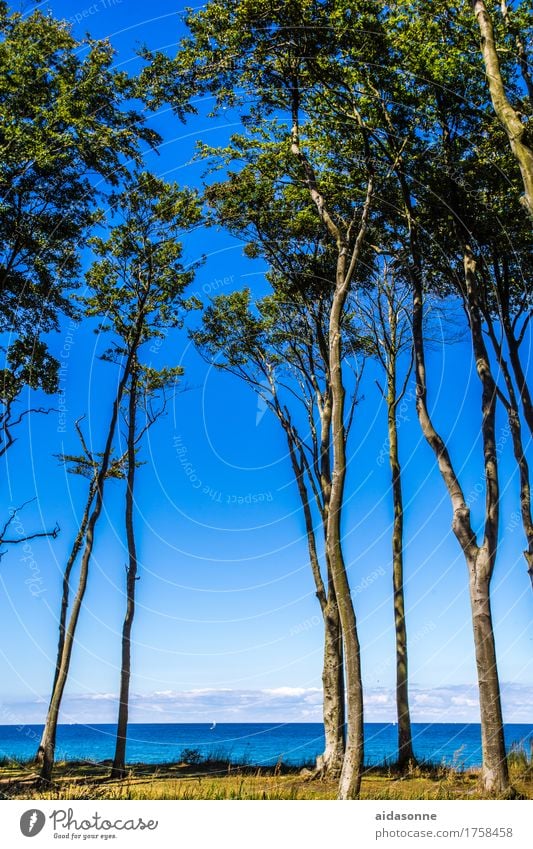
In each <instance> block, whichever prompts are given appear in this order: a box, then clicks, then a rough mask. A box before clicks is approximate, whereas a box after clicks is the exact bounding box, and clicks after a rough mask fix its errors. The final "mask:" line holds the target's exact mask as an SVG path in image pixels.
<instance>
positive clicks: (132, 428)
mask: <svg viewBox="0 0 533 849" xmlns="http://www.w3.org/2000/svg"><path fill="white" fill-rule="evenodd" d="M137 380H138V375H137V370H136V367H135V366H134V367H133V369H132V375H131V381H130V397H129V410H128V476H127V485H126V537H127V542H128V568H127V571H126V614H125V616H124V624H123V626H122V663H121V668H120V698H119V708H118V723H117V739H116V745H115V757H114V760H113V767H112V769H111V778H124V776H125V775H126V740H127V734H128V713H129V699H130V677H131V629H132V626H133V617H134V616H135V586H136V583H137V571H138V562H137V546H136V543H135V529H134V525H133V507H134V486H135V438H136V420H137Z"/></svg>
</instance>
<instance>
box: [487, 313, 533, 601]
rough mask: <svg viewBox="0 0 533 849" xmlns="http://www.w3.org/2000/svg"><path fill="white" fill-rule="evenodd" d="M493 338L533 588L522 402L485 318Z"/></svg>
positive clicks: (532, 535)
mask: <svg viewBox="0 0 533 849" xmlns="http://www.w3.org/2000/svg"><path fill="white" fill-rule="evenodd" d="M485 320H486V324H487V330H488V335H489V338H490V340H491V342H492V347H493V348H494V352H495V354H496V356H497V358H498V365H499V367H500V369H501V371H502V374H503V377H504V380H505V386H506V388H507V398H506V397H505V396H504V395H503V393H500V399H501V401H502V403H503V405H504V407H505V409H506V411H507V419H508V422H509V430H510V431H511V438H512V442H513V453H514V456H515V460H516V464H517V466H518V473H519V479H520V513H521V516H522V526H523V528H524V533H525V536H526V542H527V548H526V549H525V551H524V558H525V561H526V565H527V572H528V575H529V578H530V581H531V586H532V588H533V515H532V512H531V481H530V473H529V463H528V461H527V457H526V454H525V451H524V441H523V437H522V424H521V422H520V410H519V406H518V399H517V397H516V392H515V388H514V384H513V380H512V377H511V374H510V372H509V367H508V365H507V361H506V360H505V357H504V356H503V351H502V345H501V344H500V342H499V341H498V339H497V337H496V333H495V331H494V326H493V322H492V317H491V316H490V315H487V316H485Z"/></svg>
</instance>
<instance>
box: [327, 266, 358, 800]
mask: <svg viewBox="0 0 533 849" xmlns="http://www.w3.org/2000/svg"><path fill="white" fill-rule="evenodd" d="M344 259H345V254H343V253H341V256H340V257H339V278H340V285H338V286H337V290H336V292H335V295H334V297H333V303H332V308H331V314H330V326H329V354H330V369H331V397H332V416H331V422H332V447H333V468H332V479H331V497H330V501H329V512H328V518H327V540H326V545H327V554H328V559H329V563H330V567H331V574H332V577H333V585H334V587H335V594H336V596H337V603H338V605H339V615H340V620H341V626H342V634H343V640H344V664H345V675H346V702H347V709H346V720H347V725H348V729H347V735H346V750H345V754H344V762H343V766H342V772H341V777H340V781H339V798H340V799H355V798H357V796H358V795H359V791H360V787H361V776H362V771H363V760H364V729H363V682H362V677H361V650H360V645H359V637H358V634H357V622H356V617H355V610H354V606H353V600H352V596H351V592H350V585H349V582H348V575H347V573H346V565H345V563H344V557H343V554H342V537H341V514H342V506H343V502H344V486H345V481H346V433H345V426H344V399H345V389H344V384H343V377H342V340H341V321H342V311H343V308H344V303H345V300H346V295H347V286H346V282H345V281H346V277H345V267H344V262H343V260H344Z"/></svg>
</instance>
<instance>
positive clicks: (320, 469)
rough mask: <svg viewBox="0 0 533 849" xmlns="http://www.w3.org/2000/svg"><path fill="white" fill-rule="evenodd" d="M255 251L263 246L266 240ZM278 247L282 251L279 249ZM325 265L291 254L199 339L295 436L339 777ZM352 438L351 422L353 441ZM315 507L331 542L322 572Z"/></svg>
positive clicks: (326, 765)
mask: <svg viewBox="0 0 533 849" xmlns="http://www.w3.org/2000/svg"><path fill="white" fill-rule="evenodd" d="M269 244H271V243H270V242H269ZM255 248H256V249H259V247H258V243H257V242H256V243H255ZM271 249H272V250H275V248H274V247H273V246H272V245H271ZM284 256H285V260H286V261H287V259H288V257H287V255H286V254H285V255H284ZM321 260H322V263H323V262H324V257H320V256H317V255H314V256H313V255H311V257H309V256H306V255H305V254H304V253H302V254H300V255H299V256H295V255H292V256H291V258H290V261H287V262H286V264H285V267H284V270H283V271H280V270H277V269H276V270H273V271H271V272H270V273H269V275H268V276H269V278H270V279H271V281H272V284H273V287H274V292H273V294H272V295H269V296H266V297H265V298H263V299H261V300H260V301H258V302H257V304H255V305H253V304H252V302H251V298H250V293H249V291H248V290H245V291H243V292H235V293H232V294H231V295H227V296H223V295H220V296H217V297H216V298H215V299H214V300H213V302H212V304H211V305H209V306H208V307H207V308H206V310H205V312H204V316H203V324H202V328H201V329H200V330H197V331H195V332H194V333H193V338H194V340H195V342H196V344H197V345H198V346H199V348H200V350H201V351H203V352H204V353H205V354H207V355H208V356H209V357H210V358H212V361H213V362H214V364H215V365H216V366H218V367H219V368H223V369H225V370H226V371H229V372H230V373H232V374H235V375H237V376H238V377H239V378H241V379H243V380H244V381H245V382H246V383H247V384H248V385H249V386H250V387H251V388H252V389H253V390H254V391H255V392H256V393H258V394H259V395H260V396H261V397H262V398H263V399H264V402H265V403H266V404H267V406H268V407H269V408H270V409H271V410H272V412H273V414H274V415H275V416H276V418H277V419H278V421H279V424H280V426H281V427H282V429H283V431H284V433H285V436H286V440H287V447H288V456H289V459H290V462H291V466H292V470H293V473H294V477H295V481H296V484H297V488H298V493H299V497H300V502H301V506H302V511H303V515H304V521H305V529H306V536H307V544H308V551H309V562H310V566H311V571H312V575H313V579H314V584H315V592H316V597H317V599H318V602H319V604H320V609H321V613H322V617H323V622H324V657H323V669H322V683H323V716H324V731H325V749H324V752H323V754H322V755H321V756H320V757H319V759H318V761H317V767H318V769H319V770H320V772H321V773H323V774H328V775H329V776H331V777H337V778H338V777H339V775H340V772H341V769H342V763H343V757H344V746H345V742H344V739H345V738H344V735H345V730H344V699H345V692H344V672H343V651H342V633H341V623H340V614H339V609H338V603H337V597H336V593H335V586H334V583H333V579H332V573H331V568H330V564H329V557H328V545H327V517H328V511H329V498H330V493H331V389H330V385H329V365H328V360H327V354H328V351H327V344H326V337H327V320H328V315H329V309H330V307H331V291H332V283H331V281H328V280H326V279H325V278H324V277H323V276H321V275H320V273H319V272H320V271H322V272H323V270H324V269H323V268H321V264H322V263H321ZM328 290H329V292H328ZM311 292H312V293H313V295H312V297H310V293H311ZM343 332H344V335H345V336H348V337H349V338H350V344H351V346H352V350H354V349H356V350H357V344H358V343H357V338H356V334H355V332H354V330H353V329H352V327H351V326H350V322H349V318H348V317H346V323H345V326H344V328H343ZM359 351H360V346H359ZM359 375H360V372H359V374H358V377H359ZM357 388H358V380H357V379H356V381H355V385H354V386H353V387H352V400H351V407H352V417H353V409H354V407H355V403H356V401H357ZM348 431H349V425H348V426H347V429H346V432H347V435H348ZM313 502H314V504H313ZM315 510H316V511H317V513H318V521H319V527H320V526H321V533H320V535H321V536H323V539H324V543H325V553H324V561H325V563H324V565H323V566H321V557H320V555H319V550H320V544H319V542H320V541H319V540H317V530H316V522H315V519H314V513H315Z"/></svg>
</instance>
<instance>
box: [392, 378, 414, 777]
mask: <svg viewBox="0 0 533 849" xmlns="http://www.w3.org/2000/svg"><path fill="white" fill-rule="evenodd" d="M387 404H388V435H389V459H390V467H391V475H392V499H393V507H394V520H393V527H392V583H393V592H394V629H395V637H396V711H397V717H398V766H399V767H400V769H402V770H404V769H406V768H408V767H409V764H410V763H412V762H414V760H415V756H414V752H413V739H412V732H411V715H410V712H409V691H408V665H407V628H406V625H405V598H404V582H403V493H402V479H401V467H400V458H399V453H398V428H397V422H396V368H395V365H394V364H391V365H390V368H389V372H388V393H387Z"/></svg>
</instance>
